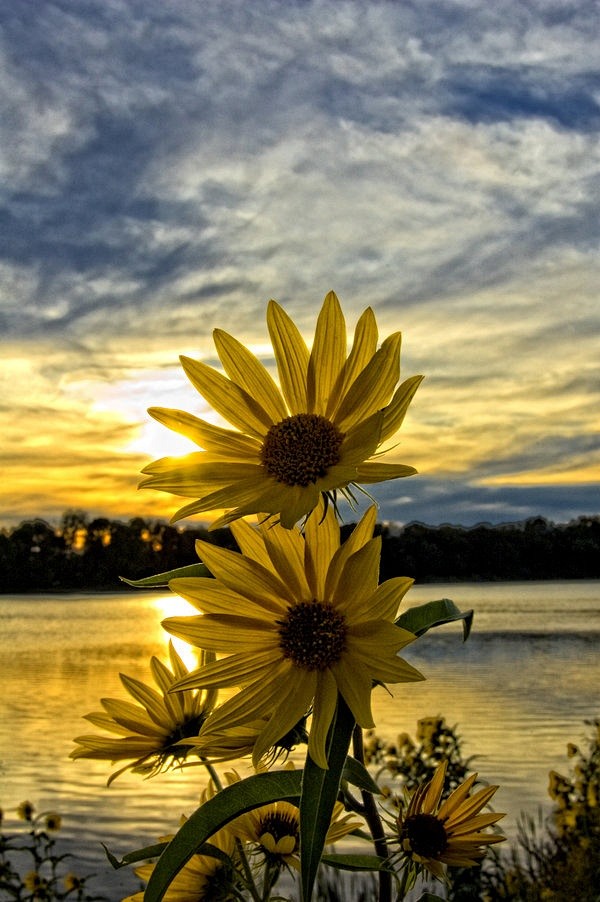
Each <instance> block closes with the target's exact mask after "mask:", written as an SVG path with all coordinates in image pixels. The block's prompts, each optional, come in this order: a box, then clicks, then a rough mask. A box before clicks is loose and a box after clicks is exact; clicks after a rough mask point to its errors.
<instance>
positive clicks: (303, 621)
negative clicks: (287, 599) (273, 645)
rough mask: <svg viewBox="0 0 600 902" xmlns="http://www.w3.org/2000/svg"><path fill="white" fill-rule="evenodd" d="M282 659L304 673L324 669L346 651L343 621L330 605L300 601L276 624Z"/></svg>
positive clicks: (340, 615) (344, 624)
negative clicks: (277, 625)
mask: <svg viewBox="0 0 600 902" xmlns="http://www.w3.org/2000/svg"><path fill="white" fill-rule="evenodd" d="M279 646H280V648H281V650H282V652H283V656H284V658H289V659H290V660H291V661H292V662H293V663H294V664H295V665H296V666H297V667H302V668H304V669H305V670H325V669H326V668H327V667H329V666H330V665H331V664H335V663H336V661H339V659H340V657H341V655H342V652H343V651H344V650H345V648H346V621H345V619H344V617H343V616H342V614H339V613H338V611H336V610H335V608H334V607H333V605H330V604H325V603H323V602H320V601H301V602H300V603H299V604H296V605H293V607H291V608H289V610H288V613H287V617H286V618H285V620H282V621H280V624H279Z"/></svg>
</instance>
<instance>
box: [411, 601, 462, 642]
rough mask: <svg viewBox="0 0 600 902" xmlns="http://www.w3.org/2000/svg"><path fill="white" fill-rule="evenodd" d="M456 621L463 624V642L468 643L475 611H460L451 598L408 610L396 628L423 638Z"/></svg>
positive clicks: (429, 602)
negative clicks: (435, 628) (431, 630)
mask: <svg viewBox="0 0 600 902" xmlns="http://www.w3.org/2000/svg"><path fill="white" fill-rule="evenodd" d="M455 620H462V622H463V640H464V641H465V642H466V641H467V639H468V638H469V633H470V632H471V627H472V625H473V611H460V610H459V609H458V608H457V607H456V605H455V604H454V602H453V601H450V599H449V598H440V599H439V600H438V601H428V602H427V603H426V604H420V605H416V606H415V607H414V608H408V609H407V610H406V611H403V613H402V614H400V616H399V617H398V619H397V620H396V626H401V627H402V628H403V629H405V630H408V631H409V632H411V633H414V634H415V636H422V635H423V633H426V632H427V630H430V629H432V628H433V627H434V626H442V625H443V624H444V623H453V622H454V621H455Z"/></svg>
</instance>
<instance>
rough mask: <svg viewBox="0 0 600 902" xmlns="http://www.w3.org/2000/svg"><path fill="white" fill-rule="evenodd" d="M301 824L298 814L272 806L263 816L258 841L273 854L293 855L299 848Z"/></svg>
mask: <svg viewBox="0 0 600 902" xmlns="http://www.w3.org/2000/svg"><path fill="white" fill-rule="evenodd" d="M299 830H300V824H299V820H298V816H297V814H296V815H294V814H292V813H291V811H286V810H280V809H278V810H276V811H274V810H273V809H272V808H271V809H269V810H268V813H267V814H266V815H265V816H264V817H262V818H261V821H260V824H259V829H258V841H259V843H260V844H261V846H262V847H263V848H264V849H265V850H266V851H267V852H270V853H271V854H278V853H279V854H284V855H292V854H293V853H294V852H295V851H296V850H297V848H298V835H299Z"/></svg>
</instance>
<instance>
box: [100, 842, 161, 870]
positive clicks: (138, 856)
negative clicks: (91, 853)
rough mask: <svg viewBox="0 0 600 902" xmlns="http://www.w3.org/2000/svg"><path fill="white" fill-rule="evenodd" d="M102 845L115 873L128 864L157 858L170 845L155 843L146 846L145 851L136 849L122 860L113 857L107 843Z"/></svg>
mask: <svg viewBox="0 0 600 902" xmlns="http://www.w3.org/2000/svg"><path fill="white" fill-rule="evenodd" d="M100 845H101V846H102V848H103V849H104V852H105V854H106V857H107V858H108V860H109V861H110V863H111V865H112V866H113V868H114V869H115V871H118V870H119V868H125V867H127V865H128V864H135V862H136V861H147V860H148V859H149V858H156V857H157V856H158V855H161V854H162V853H163V852H164V850H165V849H166V847H167V845H168V843H166V842H159V843H155V844H154V845H153V846H145V847H144V848H143V849H136V850H135V852H128V853H127V855H123V857H122V858H117V857H116V855H113V853H112V852H111V851H110V849H109V848H108V846H107V845H106V844H105V843H101V844H100Z"/></svg>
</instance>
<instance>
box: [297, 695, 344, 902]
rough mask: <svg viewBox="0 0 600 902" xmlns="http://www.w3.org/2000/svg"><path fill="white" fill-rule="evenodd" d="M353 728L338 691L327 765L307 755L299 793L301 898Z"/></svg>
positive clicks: (313, 871)
mask: <svg viewBox="0 0 600 902" xmlns="http://www.w3.org/2000/svg"><path fill="white" fill-rule="evenodd" d="M353 729H354V718H353V716H352V713H351V711H350V709H349V708H348V706H347V704H346V702H345V701H344V699H343V698H342V696H341V695H338V703H337V708H336V713H335V715H334V718H333V721H332V724H331V727H330V728H329V733H328V734H327V742H326V754H327V761H328V763H329V768H328V769H327V770H323V768H321V767H319V766H318V765H317V764H315V762H314V761H313V760H312V758H311V757H310V755H307V756H306V764H305V767H304V776H303V779H302V795H301V796H300V873H301V877H302V899H303V902H310V900H311V899H312V891H313V886H314V883H315V878H316V876H317V868H318V867H319V862H320V860H321V855H322V854H323V846H324V845H325V837H326V836H327V831H328V830H329V825H330V823H331V815H332V812H333V806H334V805H335V802H336V800H337V796H338V792H339V788H340V780H341V777H342V771H343V769H344V764H345V763H346V761H347V757H346V756H347V754H348V746H349V745H350V739H351V737H352V730H353Z"/></svg>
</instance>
